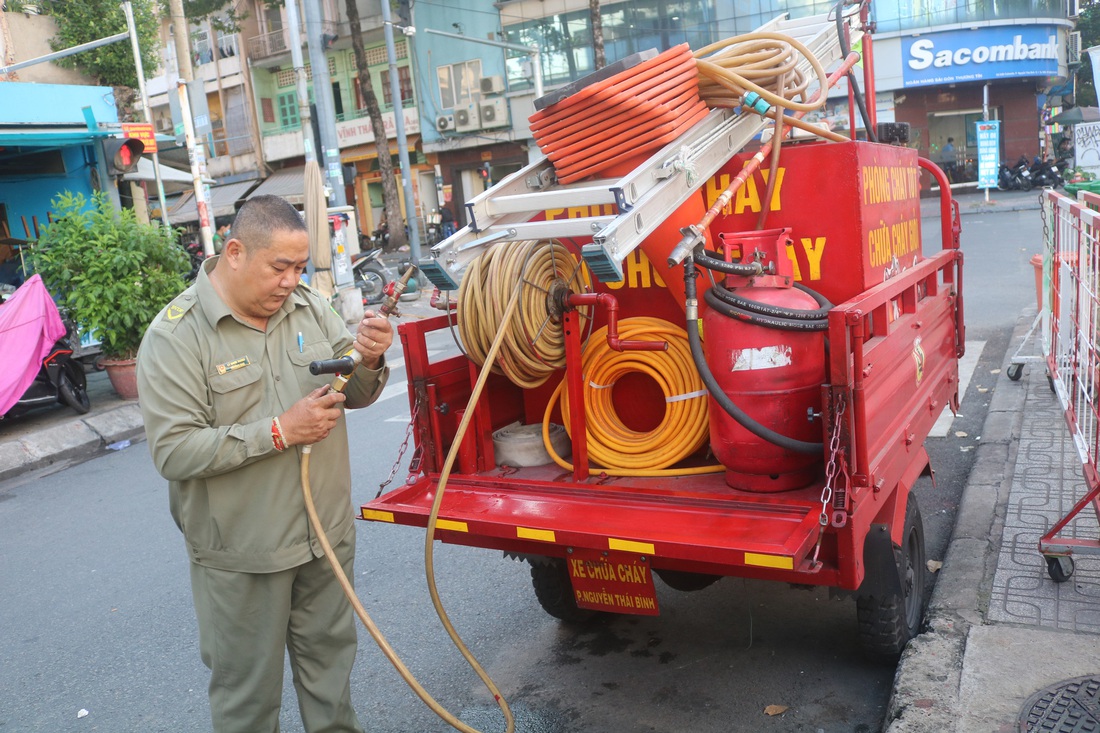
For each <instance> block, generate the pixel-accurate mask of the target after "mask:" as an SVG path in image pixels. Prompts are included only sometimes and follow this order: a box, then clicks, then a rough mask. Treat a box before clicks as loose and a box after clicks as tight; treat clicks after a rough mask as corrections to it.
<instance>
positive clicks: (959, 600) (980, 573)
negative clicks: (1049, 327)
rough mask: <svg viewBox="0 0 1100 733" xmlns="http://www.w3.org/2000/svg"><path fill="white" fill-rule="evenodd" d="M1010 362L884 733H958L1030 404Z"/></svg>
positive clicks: (897, 680) (1019, 325)
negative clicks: (966, 676) (974, 640)
mask: <svg viewBox="0 0 1100 733" xmlns="http://www.w3.org/2000/svg"><path fill="white" fill-rule="evenodd" d="M1029 311H1030V314H1029ZM1033 319H1034V309H1033V308H1029V309H1028V310H1026V311H1025V312H1024V315H1022V316H1021V317H1020V318H1019V319H1018V320H1017V321H1016V327H1015V329H1013V332H1012V338H1011V340H1010V341H1009V344H1010V347H1011V345H1012V344H1018V343H1020V342H1021V341H1022V339H1023V337H1024V335H1025V334H1026V333H1027V329H1028V328H1029V327H1030V325H1031V322H1032V320H1033ZM1008 358H1009V354H1008V353H1007V352H1006V354H1005V356H1004V358H1003V360H1002V363H1001V373H1000V374H999V375H998V377H997V381H996V383H995V387H994V392H993V396H992V398H991V399H990V403H989V412H988V413H987V414H986V418H985V422H984V423H983V426H982V435H981V442H980V444H979V445H978V448H977V454H976V457H975V460H974V465H973V467H972V468H971V470H970V476H969V478H968V479H967V482H966V486H965V487H964V488H963V492H962V496H961V498H960V501H959V509H958V512H957V513H956V515H955V526H954V528H953V530H952V533H951V540H950V542H949V543H948V547H947V553H946V556H945V557H944V563H943V568H942V569H941V570H940V572H939V573H938V576H937V578H936V585H935V588H934V589H933V591H932V598H931V600H930V601H929V604H928V609H927V610H926V611H925V624H926V626H927V630H926V631H924V632H923V633H921V634H920V635H919V636H917V637H916V638H914V639H913V641H912V642H911V643H910V644H909V646H908V647H906V649H905V652H904V653H903V654H902V658H901V662H900V663H899V664H898V669H897V673H896V674H895V676H894V690H893V693H892V694H891V696H890V702H889V704H888V705H887V708H886V720H885V723H884V728H883V730H884V731H886V733H945V731H953V730H955V728H956V725H957V723H958V720H959V699H960V695H961V691H960V685H961V681H962V671H963V657H964V654H965V652H966V643H967V639H968V637H969V635H970V630H971V627H973V626H983V625H985V623H986V622H985V617H984V612H983V606H984V605H985V603H984V602H983V600H982V599H983V598H984V597H986V596H987V595H988V593H989V590H990V587H991V585H992V582H993V571H994V570H995V568H996V563H997V556H998V553H999V552H1000V543H1001V525H1002V524H1003V523H1004V511H1005V506H1006V504H1007V502H1008V492H1009V489H1010V488H1011V486H1012V477H1013V474H1014V472H1015V466H1016V455H1017V452H1018V451H1019V446H1020V435H1021V430H1022V425H1023V418H1024V414H1023V407H1024V399H1025V397H1026V396H1027V382H1026V381H1021V382H1013V381H1012V380H1010V379H1009V378H1008V375H1007V370H1006V369H1005V364H1006V363H1007V361H1008Z"/></svg>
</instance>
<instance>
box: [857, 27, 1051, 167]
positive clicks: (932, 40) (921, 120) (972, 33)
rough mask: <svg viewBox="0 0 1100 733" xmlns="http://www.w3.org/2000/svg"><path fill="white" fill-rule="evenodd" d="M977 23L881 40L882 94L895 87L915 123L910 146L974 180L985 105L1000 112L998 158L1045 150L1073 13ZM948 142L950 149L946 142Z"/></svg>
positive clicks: (901, 110) (902, 110) (906, 117)
mask: <svg viewBox="0 0 1100 733" xmlns="http://www.w3.org/2000/svg"><path fill="white" fill-rule="evenodd" d="M1017 23H1018V24H1008V25H989V24H985V25H980V26H975V27H969V28H954V29H951V30H943V31H939V32H934V33H921V34H916V35H914V34H905V35H900V34H899V35H896V36H894V37H892V38H887V39H884V40H881V41H878V40H876V44H875V58H876V62H878V63H879V65H880V68H883V67H885V68H883V73H882V74H881V77H882V81H883V82H885V83H880V86H879V91H880V94H886V93H892V94H893V101H894V111H895V119H896V120H897V121H899V122H908V123H909V124H910V127H911V142H910V144H911V146H913V147H916V148H918V149H919V150H920V152H921V155H923V156H925V157H928V158H929V159H931V160H933V161H935V162H937V163H940V164H941V165H942V164H946V165H945V166H944V167H945V168H950V169H952V171H953V174H952V182H953V183H965V182H973V181H975V180H977V164H976V162H977V136H976V135H977V132H976V125H975V123H977V122H978V121H979V120H981V119H982V118H983V115H984V114H986V110H988V115H989V118H990V119H998V120H1001V123H1002V124H1001V159H1002V160H1007V161H1014V160H1016V159H1017V158H1019V157H1020V156H1021V155H1023V156H1027V157H1028V158H1029V159H1030V158H1033V157H1034V156H1036V155H1040V154H1042V153H1044V152H1045V151H1043V150H1042V148H1041V146H1042V144H1043V135H1042V134H1041V129H1042V128H1041V109H1042V105H1043V101H1044V98H1045V97H1044V94H1045V92H1046V90H1047V89H1048V88H1049V87H1050V86H1051V85H1053V84H1057V83H1061V82H1062V81H1064V80H1065V78H1066V76H1067V75H1068V68H1067V66H1066V62H1065V58H1066V56H1065V45H1066V37H1067V34H1068V31H1069V29H1070V27H1071V24H1070V22H1069V21H1059V20H1050V19H1045V20H1044V21H1043V22H1034V23H1030V24H1028V23H1026V22H1024V23H1022V24H1021V23H1019V21H1017ZM945 148H946V150H945Z"/></svg>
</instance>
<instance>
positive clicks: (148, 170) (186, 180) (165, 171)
mask: <svg viewBox="0 0 1100 733" xmlns="http://www.w3.org/2000/svg"><path fill="white" fill-rule="evenodd" d="M122 178H123V180H156V173H155V172H154V168H153V161H151V160H149V158H147V157H141V158H139V160H138V169H136V171H133V172H131V173H128V174H125V175H124V176H122ZM161 180H162V182H163V183H164V184H165V185H166V186H167V185H168V184H176V185H177V186H178V185H184V186H191V185H194V182H193V180H191V174H189V173H186V172H184V171H180V169H178V168H174V167H172V166H168V165H162V166H161Z"/></svg>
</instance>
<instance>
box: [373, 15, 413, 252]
mask: <svg viewBox="0 0 1100 733" xmlns="http://www.w3.org/2000/svg"><path fill="white" fill-rule="evenodd" d="M382 29H383V34H384V35H385V37H386V60H387V61H388V62H389V68H390V98H391V99H393V125H394V127H395V128H396V130H397V155H398V160H400V161H401V184H402V186H401V187H402V188H403V189H404V190H405V221H407V222H409V255H410V256H411V257H412V261H413V264H419V263H420V227H419V226H418V225H417V224H416V204H415V202H414V201H413V191H412V165H411V164H410V162H409V141H408V138H407V137H405V105H404V104H403V103H402V101H401V83H400V81H399V80H398V78H397V49H396V47H395V46H394V43H393V22H392V21H391V20H390V3H389V0H382ZM406 43H407V41H406ZM409 56H410V57H411V56H412V54H411V53H410V54H409Z"/></svg>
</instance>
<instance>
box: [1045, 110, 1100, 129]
mask: <svg viewBox="0 0 1100 733" xmlns="http://www.w3.org/2000/svg"><path fill="white" fill-rule="evenodd" d="M1082 122H1100V108H1097V107H1072V108H1070V109H1067V110H1066V111H1065V112H1059V113H1058V114H1056V115H1054V116H1053V117H1051V118H1050V124H1052V125H1078V124H1081V123H1082Z"/></svg>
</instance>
